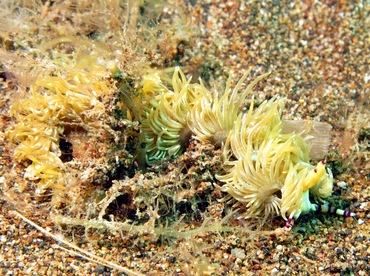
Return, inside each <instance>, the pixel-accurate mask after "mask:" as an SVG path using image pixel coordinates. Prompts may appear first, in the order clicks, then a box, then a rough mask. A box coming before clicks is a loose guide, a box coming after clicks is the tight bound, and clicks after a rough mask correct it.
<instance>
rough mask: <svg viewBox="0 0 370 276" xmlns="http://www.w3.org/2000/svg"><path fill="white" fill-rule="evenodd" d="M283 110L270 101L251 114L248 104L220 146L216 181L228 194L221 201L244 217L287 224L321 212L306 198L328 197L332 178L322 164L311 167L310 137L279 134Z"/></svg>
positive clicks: (279, 100) (276, 99)
mask: <svg viewBox="0 0 370 276" xmlns="http://www.w3.org/2000/svg"><path fill="white" fill-rule="evenodd" d="M283 107H284V99H283V98H279V97H274V98H272V99H270V100H268V101H265V102H263V103H262V104H261V105H260V106H259V107H257V108H256V109H255V110H254V103H253V100H252V103H251V105H250V108H249V110H248V112H247V113H246V114H244V115H242V114H239V116H238V118H237V120H236V122H235V125H234V128H233V129H232V130H231V131H230V133H229V135H228V137H227V139H226V142H225V144H224V145H223V147H222V155H223V160H224V164H225V168H224V172H223V173H221V174H218V175H217V176H216V177H217V178H218V179H219V180H220V181H221V182H223V185H222V186H219V188H220V189H221V190H222V191H224V192H227V193H228V195H227V196H226V197H225V198H224V199H223V200H224V201H232V202H236V203H235V206H237V207H242V208H243V209H244V210H245V211H244V214H243V215H244V216H245V217H246V218H250V217H262V218H263V219H266V218H267V217H268V216H271V215H274V214H277V215H281V216H282V217H283V218H284V219H285V220H287V221H288V223H287V225H290V222H291V221H292V219H293V218H298V217H299V216H300V214H305V213H307V212H310V211H313V210H317V209H318V208H319V207H318V206H319V205H316V204H313V203H311V202H310V200H309V193H311V194H313V195H314V197H315V199H316V201H317V200H319V201H323V199H325V198H327V197H328V196H330V195H331V192H332V188H333V175H332V173H331V171H330V169H329V168H326V167H325V162H319V163H318V164H317V166H316V167H315V166H313V165H311V164H310V162H309V161H310V148H309V146H308V143H307V141H308V140H309V139H310V138H311V137H310V136H308V135H307V133H305V131H301V132H298V133H296V132H292V133H283V132H282V126H283V121H282V119H281V112H282V109H283ZM346 214H347V213H346ZM351 215H352V214H351Z"/></svg>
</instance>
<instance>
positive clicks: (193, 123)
mask: <svg viewBox="0 0 370 276" xmlns="http://www.w3.org/2000/svg"><path fill="white" fill-rule="evenodd" d="M250 72H251V69H250V70H248V72H247V73H246V74H244V75H243V76H242V78H241V79H240V80H239V81H238V83H237V84H236V86H235V87H234V89H231V81H232V79H231V78H229V79H228V81H227V83H226V88H225V92H224V93H223V94H222V95H221V97H220V96H219V95H218V93H216V92H213V93H212V92H210V91H208V90H207V89H206V88H204V85H203V83H202V82H201V80H200V83H201V87H202V92H203V96H202V97H200V98H199V100H198V101H197V102H196V103H194V107H193V108H192V110H191V112H190V113H189V116H188V124H189V128H190V129H191V131H192V133H193V135H194V137H195V138H196V139H198V140H200V141H210V142H211V143H213V144H215V145H218V146H221V144H222V143H223V142H225V140H226V137H227V135H228V133H229V131H230V130H231V129H232V128H233V126H234V123H235V120H236V118H237V117H238V114H239V112H240V108H241V106H242V105H243V104H244V101H245V97H246V96H247V95H248V94H249V93H250V92H251V91H252V89H253V87H254V86H255V85H256V84H257V83H258V82H259V81H260V80H262V79H263V78H265V77H266V76H268V75H269V74H270V73H266V74H263V75H261V76H259V77H258V78H256V79H255V80H254V81H253V82H251V83H250V84H249V85H248V86H247V88H246V89H244V91H243V92H242V93H241V94H240V95H239V94H238V92H239V90H240V89H241V86H242V84H243V82H244V81H245V79H246V78H247V77H248V75H249V73H250Z"/></svg>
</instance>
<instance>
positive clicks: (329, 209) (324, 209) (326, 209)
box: [285, 204, 356, 228]
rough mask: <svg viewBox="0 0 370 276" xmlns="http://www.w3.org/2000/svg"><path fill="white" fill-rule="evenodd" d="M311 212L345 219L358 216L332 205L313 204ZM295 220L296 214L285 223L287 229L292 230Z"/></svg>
mask: <svg viewBox="0 0 370 276" xmlns="http://www.w3.org/2000/svg"><path fill="white" fill-rule="evenodd" d="M310 210H312V211H314V212H317V213H330V214H336V215H338V216H343V217H345V218H348V217H355V216H356V213H353V212H351V211H348V210H342V209H339V208H336V207H334V206H331V205H330V204H311V206H310ZM295 218H297V217H295V216H294V214H291V215H290V216H289V218H288V219H287V221H286V223H285V227H286V228H291V227H292V225H293V223H294V219H295Z"/></svg>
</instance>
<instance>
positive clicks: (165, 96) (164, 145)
mask: <svg viewBox="0 0 370 276" xmlns="http://www.w3.org/2000/svg"><path fill="white" fill-rule="evenodd" d="M190 81H191V79H186V77H185V75H184V73H183V72H182V71H181V70H180V68H179V67H176V68H175V71H174V74H173V77H172V87H173V91H172V90H169V89H168V88H167V87H165V86H164V85H163V84H162V82H161V80H160V78H159V77H158V76H155V75H154V76H151V77H146V78H144V86H143V94H144V99H145V98H146V99H147V100H148V105H147V107H146V108H145V109H144V111H143V114H142V118H141V120H142V131H143V134H144V137H145V143H146V149H145V150H146V156H147V164H148V165H152V164H153V162H155V161H156V160H162V159H165V158H167V157H171V156H172V157H177V156H178V155H179V154H180V153H181V151H182V149H183V147H184V145H186V143H187V141H188V140H189V138H190V135H191V133H190V131H189V128H188V124H187V119H186V118H187V115H188V113H189V112H190V110H191V109H192V107H193V105H194V102H195V99H196V98H197V97H198V96H199V95H200V91H201V88H200V86H199V84H191V83H190Z"/></svg>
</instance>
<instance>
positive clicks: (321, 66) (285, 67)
mask: <svg viewBox="0 0 370 276" xmlns="http://www.w3.org/2000/svg"><path fill="white" fill-rule="evenodd" d="M184 7H186V13H185V14H186V17H187V18H188V19H189V22H190V24H193V27H194V32H196V35H195V36H194V40H195V41H196V43H193V44H192V45H191V46H189V47H190V49H186V56H185V57H184V60H186V62H184V63H186V65H191V64H192V63H193V64H194V63H198V64H199V63H201V64H206V65H205V66H206V67H207V68H211V69H212V70H213V71H212V70H211V69H210V75H211V76H212V73H213V72H215V73H219V72H222V73H224V72H234V73H235V74H236V75H237V76H238V77H240V76H241V74H242V73H244V72H245V71H246V70H247V69H248V68H249V67H253V72H252V74H253V77H256V76H258V75H260V74H261V73H264V72H267V71H271V72H272V73H271V75H270V76H269V77H268V79H266V80H264V81H263V83H261V84H259V85H258V88H257V89H255V91H256V92H255V95H254V96H255V98H256V99H261V100H262V99H266V98H269V97H271V96H272V95H281V96H284V97H286V98H287V101H286V107H285V112H284V115H283V116H284V118H288V119H311V120H317V121H324V122H328V123H330V124H331V125H332V126H333V130H332V143H331V145H330V150H331V152H336V153H337V155H336V157H335V158H334V159H335V161H336V162H337V163H341V165H340V168H339V169H338V170H337V171H335V175H334V176H335V180H334V190H333V195H332V196H331V198H329V200H330V202H331V204H338V205H340V206H341V207H343V208H347V209H350V210H351V211H353V212H355V213H356V214H357V217H356V218H347V219H344V218H342V217H336V216H332V215H326V214H324V215H323V214H310V215H307V216H304V217H301V218H300V219H299V220H298V221H297V222H296V223H295V225H294V226H293V228H292V230H291V231H290V232H288V233H287V234H282V235H277V234H274V233H273V232H271V233H270V234H266V235H264V234H260V235H257V236H256V237H254V238H253V239H252V241H247V240H245V239H244V238H243V237H238V233H235V234H233V233H224V234H222V233H221V234H207V233H201V234H199V235H198V236H197V237H195V238H194V240H195V241H196V240H198V239H200V240H202V246H203V248H201V249H199V248H197V247H196V246H195V247H193V250H194V251H196V250H197V249H198V250H200V251H201V252H199V253H201V254H198V253H197V252H190V250H189V251H186V250H185V249H184V250H182V251H181V250H177V251H173V252H175V253H169V254H166V253H164V252H166V250H169V249H168V248H167V247H166V244H161V243H160V242H158V243H150V244H148V245H147V247H146V248H138V247H135V246H127V247H126V245H123V244H120V242H119V239H117V238H116V237H114V236H112V237H110V236H109V234H101V236H100V237H99V236H95V239H96V240H101V242H100V243H97V242H94V241H92V240H94V238H93V237H91V239H92V240H90V242H91V243H90V244H89V243H88V242H82V243H81V244H80V245H81V246H82V247H83V248H85V249H87V250H89V251H93V252H94V253H95V254H97V255H99V256H101V257H104V258H108V259H109V260H110V261H113V262H115V263H118V264H120V265H122V266H123V267H126V268H129V269H131V270H132V271H136V272H139V273H143V274H144V275H196V274H199V275H369V274H370V264H369V263H370V220H369V218H370V213H369V210H370V201H369V200H370V186H369V184H370V180H369V179H370V121H369V119H370V116H369V114H370V111H369V110H370V101H369V97H370V2H369V1H346V0H341V1H270V0H268V1H219V0H214V1H201V0H192V1H189V3H187V2H186V3H185V5H184ZM10 28H11V27H10ZM12 35H13V36H16V35H17V34H16V33H13V34H12ZM2 43H3V44H4V40H2ZM3 47H4V45H3ZM220 68H222V70H221V69H220ZM2 70H3V71H4V70H5V69H3V68H2ZM226 76H227V75H226ZM1 77H4V73H3V72H2V75H1ZM203 77H204V76H203ZM212 77H213V78H215V79H216V81H217V80H219V79H221V78H224V76H223V75H218V76H217V75H216V76H214V75H213V76H212ZM6 91H7V90H6V89H4V86H3V88H2V90H1V94H0V96H1V97H2V98H3V99H2V101H1V103H0V104H1V106H0V112H1V117H2V120H3V122H4V124H2V126H1V132H0V144H1V148H0V172H1V174H2V176H0V185H1V186H0V190H2V193H1V194H0V195H1V198H0V206H1V214H0V218H1V219H0V274H1V275H124V274H123V272H120V271H118V270H115V269H113V268H109V267H106V266H103V265H99V264H97V263H95V262H91V261H88V260H85V259H84V258H81V257H78V256H75V255H74V254H72V253H69V252H67V251H64V250H61V249H60V244H58V242H56V241H55V240H53V239H51V238H48V237H45V235H44V234H42V233H40V232H39V231H37V230H36V229H35V228H34V227H32V226H31V225H29V224H27V223H25V222H24V221H22V220H21V219H20V218H19V217H17V216H16V215H15V214H14V213H12V212H11V210H12V209H13V208H16V209H17V210H21V211H24V214H25V215H26V216H27V217H28V218H29V219H31V220H33V221H35V222H37V223H38V224H39V225H42V226H43V227H44V228H47V229H49V230H52V231H56V232H57V231H58V229H59V228H57V227H54V225H53V223H52V222H50V220H49V219H48V214H45V213H41V214H38V212H37V210H38V208H37V204H40V205H42V204H46V203H45V200H42V201H37V202H33V201H32V200H30V201H27V202H23V203H24V206H23V205H16V206H13V205H12V203H11V202H9V198H8V197H7V196H5V195H4V190H5V183H6V184H7V185H6V186H7V187H8V184H9V182H10V181H11V179H13V178H14V177H18V178H17V181H20V180H19V179H21V178H20V175H21V173H22V171H21V169H22V167H20V166H15V165H14V164H15V162H13V161H12V160H11V152H12V151H11V148H8V144H7V143H8V142H7V140H6V139H5V136H4V131H5V129H6V127H8V126H9V125H10V124H11V119H10V118H9V115H8V110H9V103H8V101H5V100H4V99H5V98H6V95H5V93H6ZM2 186H4V188H1V187H2ZM46 202H47V200H46ZM27 204H32V208H31V207H27ZM210 206H211V205H210ZM212 206H213V205H212ZM27 208H29V209H27ZM209 208H211V207H209ZM27 210H33V211H28V212H27ZM208 212H210V213H212V210H208ZM274 224H275V225H274ZM283 224H284V223H283V222H282V219H281V218H276V219H274V220H272V222H269V225H266V226H265V229H264V228H263V230H266V231H273V229H274V228H280V227H282V225H283ZM189 227H191V226H189ZM70 234H71V236H73V233H70ZM64 235H66V233H65V232H64ZM104 235H105V236H104ZM241 235H242V234H241ZM103 236H104V237H103ZM69 238H70V237H69ZM182 242H184V243H188V242H189V240H183V241H182V240H181V239H179V240H178V241H176V244H175V245H172V246H175V247H177V248H182V247H183V248H188V245H183V244H182ZM207 244H208V246H207ZM194 248H195V249H194ZM168 252H172V251H168ZM171 254H172V255H171ZM181 254H183V255H181ZM156 256H160V257H156ZM203 259H204V262H202V261H203ZM204 264H207V265H205V267H202V268H201V266H204Z"/></svg>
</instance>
